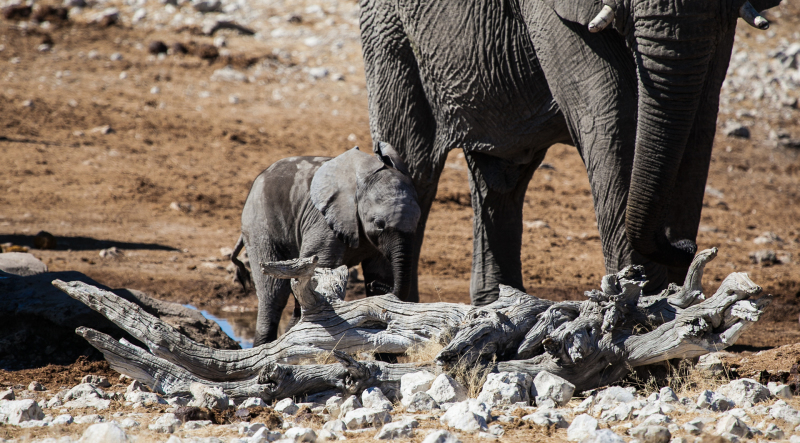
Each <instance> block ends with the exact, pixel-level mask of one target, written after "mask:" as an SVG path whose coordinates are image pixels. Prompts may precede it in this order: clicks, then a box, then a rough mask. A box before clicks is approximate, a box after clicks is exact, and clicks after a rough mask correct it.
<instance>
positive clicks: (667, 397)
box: [658, 386, 678, 403]
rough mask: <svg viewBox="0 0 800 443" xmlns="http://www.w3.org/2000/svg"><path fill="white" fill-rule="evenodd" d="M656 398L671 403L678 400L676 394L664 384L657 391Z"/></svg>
mask: <svg viewBox="0 0 800 443" xmlns="http://www.w3.org/2000/svg"><path fill="white" fill-rule="evenodd" d="M658 398H659V400H661V401H662V402H664V403H671V402H675V401H678V395H677V394H675V391H673V390H672V388H670V387H669V386H664V387H663V388H661V391H659V393H658Z"/></svg>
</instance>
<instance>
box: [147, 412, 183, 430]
mask: <svg viewBox="0 0 800 443" xmlns="http://www.w3.org/2000/svg"><path fill="white" fill-rule="evenodd" d="M180 426H181V421H180V420H178V417H176V416H175V414H173V413H171V412H168V413H166V414H163V415H161V417H158V419H157V420H156V421H155V422H153V424H151V425H150V426H148V428H149V429H150V430H151V431H155V432H159V433H162V434H172V433H173V432H175V431H176V430H177V429H178V428H179V427H180Z"/></svg>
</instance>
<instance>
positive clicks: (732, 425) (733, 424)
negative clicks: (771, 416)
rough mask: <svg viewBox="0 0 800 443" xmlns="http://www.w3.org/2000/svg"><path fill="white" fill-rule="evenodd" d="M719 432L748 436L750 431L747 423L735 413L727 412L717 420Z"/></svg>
mask: <svg viewBox="0 0 800 443" xmlns="http://www.w3.org/2000/svg"><path fill="white" fill-rule="evenodd" d="M716 431H717V434H720V435H721V434H733V435H735V436H737V437H746V436H747V434H749V433H750V430H749V428H748V427H747V425H746V424H745V423H744V422H742V421H741V420H739V419H738V418H737V417H734V416H733V415H730V414H726V415H725V416H724V417H722V418H721V419H720V420H719V421H718V422H717V428H716Z"/></svg>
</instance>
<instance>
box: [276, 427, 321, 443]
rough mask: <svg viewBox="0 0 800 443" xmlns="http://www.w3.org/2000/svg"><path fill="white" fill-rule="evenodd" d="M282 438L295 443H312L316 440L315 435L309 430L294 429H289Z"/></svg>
mask: <svg viewBox="0 0 800 443" xmlns="http://www.w3.org/2000/svg"><path fill="white" fill-rule="evenodd" d="M284 436H285V437H286V438H287V439H289V440H292V441H296V442H310V443H314V442H315V441H316V440H317V433H316V432H314V430H313V429H311V428H301V427H295V428H290V429H289V430H288V431H286V433H285V434H284Z"/></svg>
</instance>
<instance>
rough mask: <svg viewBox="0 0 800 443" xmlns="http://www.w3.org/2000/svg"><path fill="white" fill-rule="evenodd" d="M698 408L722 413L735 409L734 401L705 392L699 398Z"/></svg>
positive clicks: (711, 392)
mask: <svg viewBox="0 0 800 443" xmlns="http://www.w3.org/2000/svg"><path fill="white" fill-rule="evenodd" d="M697 406H699V407H701V408H708V409H711V410H712V411H716V412H722V411H727V410H728V409H731V408H733V406H734V403H733V400H731V399H729V398H728V397H725V396H724V395H721V394H718V393H716V392H713V391H709V390H705V391H703V392H701V393H700V395H699V396H698V397H697Z"/></svg>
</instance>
